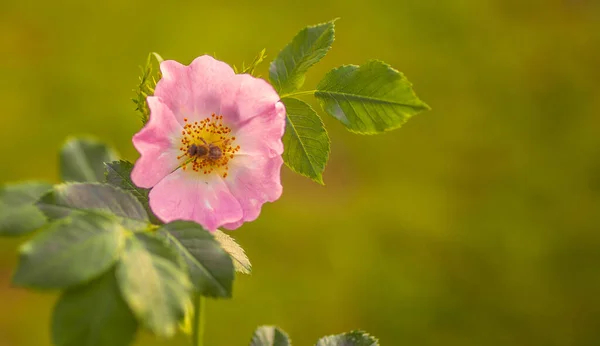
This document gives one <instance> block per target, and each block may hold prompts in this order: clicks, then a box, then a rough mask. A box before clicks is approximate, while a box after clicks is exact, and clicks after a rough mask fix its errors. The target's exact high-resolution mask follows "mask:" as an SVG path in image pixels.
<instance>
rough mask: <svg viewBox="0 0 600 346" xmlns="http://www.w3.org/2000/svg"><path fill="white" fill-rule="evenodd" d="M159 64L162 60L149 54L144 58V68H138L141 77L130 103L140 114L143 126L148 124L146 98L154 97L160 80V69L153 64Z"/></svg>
mask: <svg viewBox="0 0 600 346" xmlns="http://www.w3.org/2000/svg"><path fill="white" fill-rule="evenodd" d="M161 62H163V58H162V57H161V56H160V55H158V53H150V54H148V58H146V64H145V66H144V67H141V66H140V69H141V70H142V75H141V76H140V82H139V84H138V86H137V88H136V89H135V90H134V91H135V98H133V99H132V101H133V103H135V105H136V108H135V110H136V111H138V112H140V115H141V119H142V123H143V124H145V123H146V122H148V118H149V116H150V109H149V108H148V103H146V98H147V97H148V96H152V95H154V88H156V83H157V82H158V80H160V79H161V78H162V74H161V72H160V69H159V68H157V67H155V66H154V64H157V65H160V63H161Z"/></svg>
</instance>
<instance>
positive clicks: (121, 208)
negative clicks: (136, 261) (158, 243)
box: [38, 183, 148, 229]
mask: <svg viewBox="0 0 600 346" xmlns="http://www.w3.org/2000/svg"><path fill="white" fill-rule="evenodd" d="M38 207H39V208H40V209H41V210H42V211H43V212H44V214H45V215H46V216H47V217H48V218H49V219H58V218H61V217H65V216H67V215H69V214H70V213H71V212H73V211H77V210H97V211H105V212H110V213H113V214H115V215H117V216H119V217H121V218H126V219H130V220H137V221H142V222H140V224H141V225H142V226H143V225H145V224H146V223H147V221H148V214H146V211H145V210H144V207H143V206H142V204H141V203H140V202H139V201H138V200H137V199H136V198H135V197H133V196H132V195H131V194H130V193H128V192H126V191H123V190H121V189H119V188H116V187H114V186H111V185H108V184H97V183H67V184H60V185H56V186H55V187H54V189H53V190H52V191H51V192H49V193H47V194H46V195H44V196H43V197H42V198H41V199H40V201H39V202H38ZM125 226H126V227H128V228H132V229H135V228H136V226H135V225H125Z"/></svg>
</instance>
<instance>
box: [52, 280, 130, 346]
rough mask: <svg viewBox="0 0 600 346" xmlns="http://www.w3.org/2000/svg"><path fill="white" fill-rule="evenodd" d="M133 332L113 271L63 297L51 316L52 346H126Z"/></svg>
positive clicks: (128, 312) (127, 310) (68, 291)
mask: <svg viewBox="0 0 600 346" xmlns="http://www.w3.org/2000/svg"><path fill="white" fill-rule="evenodd" d="M136 331H137V322H136V320H135V317H134V316H133V313H132V312H131V310H129V308H128V307H127V304H125V302H124V301H123V298H121V295H120V293H119V288H118V287H117V281H116V279H115V273H114V271H113V270H110V271H109V272H107V273H106V274H104V275H102V276H101V277H100V278H98V279H97V280H95V281H93V282H90V283H88V284H87V285H84V286H78V287H76V288H73V289H70V290H67V291H66V292H65V293H63V295H62V296H61V297H60V299H59V300H58V303H57V304H56V307H55V309H54V314H53V316H52V342H53V344H54V345H55V346H109V345H110V346H127V345H130V344H131V343H132V342H133V339H134V337H135V334H136Z"/></svg>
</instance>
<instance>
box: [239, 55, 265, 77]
mask: <svg viewBox="0 0 600 346" xmlns="http://www.w3.org/2000/svg"><path fill="white" fill-rule="evenodd" d="M266 51H267V50H266V49H263V50H261V51H260V52H259V53H258V55H257V56H256V57H255V58H254V60H252V62H251V63H250V64H249V65H248V66H246V64H242V71H241V73H248V74H251V75H254V70H255V69H256V68H257V67H258V65H260V63H261V62H263V61H264V60H265V59H266V57H267V54H266V53H265V52H266ZM236 73H237V71H236Z"/></svg>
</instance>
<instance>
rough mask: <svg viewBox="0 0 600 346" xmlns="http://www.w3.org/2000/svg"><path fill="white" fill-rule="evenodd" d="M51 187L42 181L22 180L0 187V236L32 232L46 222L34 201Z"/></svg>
mask: <svg viewBox="0 0 600 346" xmlns="http://www.w3.org/2000/svg"><path fill="white" fill-rule="evenodd" d="M51 188H52V185H50V184H47V183H42V182H35V181H29V182H23V183H19V184H10V185H4V186H1V187H0V236H18V235H24V234H27V233H29V232H33V231H35V230H37V229H39V228H40V227H42V226H43V225H44V224H45V223H46V217H45V216H44V214H43V213H42V212H41V211H40V210H39V209H38V208H37V207H36V206H35V202H37V200H38V199H39V198H40V197H41V196H42V195H43V194H45V193H46V192H48V191H49V190H50V189H51Z"/></svg>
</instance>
